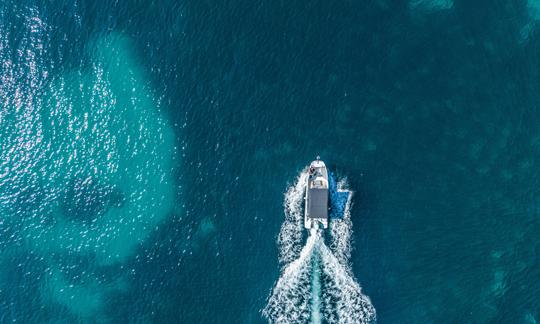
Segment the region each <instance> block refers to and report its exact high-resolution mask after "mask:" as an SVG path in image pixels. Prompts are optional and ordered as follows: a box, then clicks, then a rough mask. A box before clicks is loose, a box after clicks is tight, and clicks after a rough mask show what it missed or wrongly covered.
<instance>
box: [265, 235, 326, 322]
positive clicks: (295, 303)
mask: <svg viewBox="0 0 540 324" xmlns="http://www.w3.org/2000/svg"><path fill="white" fill-rule="evenodd" d="M316 241H317V236H310V237H309V238H308V240H307V242H306V245H305V246H304V248H303V249H302V251H301V252H300V257H299V258H298V259H296V260H294V261H293V262H291V263H289V265H288V266H286V267H285V269H284V270H283V272H282V274H281V277H280V278H279V279H278V281H277V283H276V285H275V287H274V290H273V291H272V295H271V296H270V298H269V300H268V304H267V305H266V308H265V309H264V310H263V314H264V316H266V317H267V318H268V319H269V320H270V321H271V322H273V323H305V322H307V321H308V320H309V309H308V304H309V299H310V288H311V287H310V286H311V285H310V274H311V269H312V263H311V256H312V255H313V249H314V247H315V243H316Z"/></svg>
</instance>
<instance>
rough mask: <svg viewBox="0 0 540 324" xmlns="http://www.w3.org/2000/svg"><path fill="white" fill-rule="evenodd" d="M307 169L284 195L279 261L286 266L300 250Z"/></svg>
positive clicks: (296, 256)
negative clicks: (283, 216) (283, 218)
mask: <svg viewBox="0 0 540 324" xmlns="http://www.w3.org/2000/svg"><path fill="white" fill-rule="evenodd" d="M307 177H308V172H307V168H305V169H304V170H302V172H301V173H300V175H298V178H297V179H296V182H295V183H294V184H293V185H292V186H290V187H289V188H288V189H287V192H286V193H285V202H284V206H283V207H284V209H285V221H284V222H283V225H281V230H280V231H279V237H278V245H279V261H280V262H281V263H282V264H284V265H286V264H288V263H290V262H292V261H293V260H295V259H297V258H298V255H299V253H300V250H301V249H302V235H303V232H304V226H303V224H302V222H303V217H304V214H303V202H304V190H305V186H306V183H307Z"/></svg>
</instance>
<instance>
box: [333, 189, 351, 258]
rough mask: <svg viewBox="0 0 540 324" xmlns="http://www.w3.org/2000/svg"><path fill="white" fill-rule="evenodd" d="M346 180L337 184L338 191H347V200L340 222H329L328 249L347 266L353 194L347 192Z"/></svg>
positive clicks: (349, 253)
mask: <svg viewBox="0 0 540 324" xmlns="http://www.w3.org/2000/svg"><path fill="white" fill-rule="evenodd" d="M347 188H348V185H347V180H346V179H342V180H340V181H339V182H338V183H337V190H338V191H348V192H349V198H348V199H347V204H346V205H345V210H344V213H343V218H342V219H341V220H340V221H331V222H330V225H329V227H330V248H331V249H332V252H334V255H335V256H336V258H337V259H338V260H339V261H340V262H341V263H343V264H347V263H348V262H349V259H350V257H351V237H352V222H351V213H350V209H351V201H352V196H353V193H352V191H350V190H348V189H347Z"/></svg>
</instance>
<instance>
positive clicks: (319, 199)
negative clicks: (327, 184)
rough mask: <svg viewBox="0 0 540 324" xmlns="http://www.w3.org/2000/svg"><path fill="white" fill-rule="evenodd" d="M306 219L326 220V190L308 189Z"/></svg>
mask: <svg viewBox="0 0 540 324" xmlns="http://www.w3.org/2000/svg"><path fill="white" fill-rule="evenodd" d="M308 190H309V193H308V215H307V216H308V217H309V218H324V219H326V218H328V188H309V189H308Z"/></svg>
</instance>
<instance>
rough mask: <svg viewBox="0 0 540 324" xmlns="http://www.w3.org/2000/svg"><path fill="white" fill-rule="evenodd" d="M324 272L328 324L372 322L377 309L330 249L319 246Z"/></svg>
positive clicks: (322, 245) (324, 296) (324, 295)
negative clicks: (325, 277)
mask: <svg viewBox="0 0 540 324" xmlns="http://www.w3.org/2000/svg"><path fill="white" fill-rule="evenodd" d="M319 252H320V256H321V261H322V269H323V272H324V274H326V276H327V280H326V281H325V287H324V294H323V298H324V300H325V306H326V309H325V317H326V320H327V321H328V322H329V323H358V324H361V323H371V322H373V321H374V319H375V308H374V307H373V305H372V304H371V301H370V300H369V298H368V297H367V296H365V295H363V294H362V289H361V288H360V285H359V284H358V282H356V281H355V280H354V278H353V277H352V276H351V275H350V274H349V272H350V271H348V269H347V268H345V267H344V265H343V264H341V263H340V262H339V260H338V259H337V258H336V257H335V256H334V254H332V252H331V251H330V249H328V247H326V245H324V244H320V245H319Z"/></svg>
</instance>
